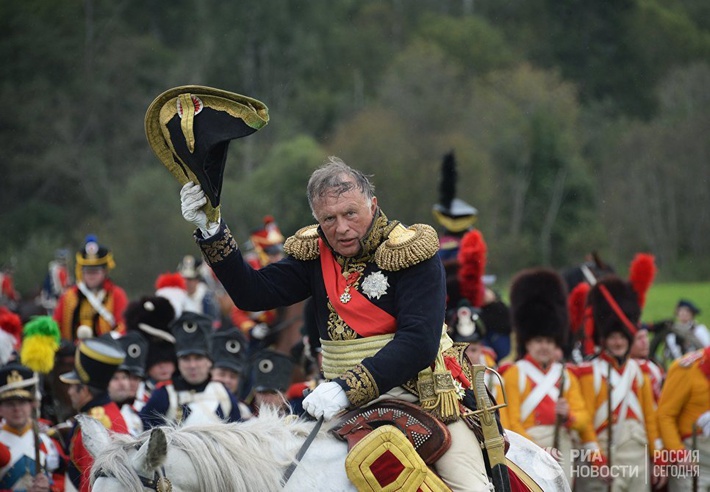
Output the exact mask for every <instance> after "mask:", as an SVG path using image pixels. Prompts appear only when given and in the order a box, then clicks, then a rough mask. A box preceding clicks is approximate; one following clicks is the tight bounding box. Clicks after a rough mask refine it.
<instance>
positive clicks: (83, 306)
mask: <svg viewBox="0 0 710 492" xmlns="http://www.w3.org/2000/svg"><path fill="white" fill-rule="evenodd" d="M115 266H116V265H115V262H114V260H113V254H112V253H111V251H110V250H109V249H108V248H107V247H105V246H102V245H100V244H99V243H98V241H97V239H96V236H93V235H90V236H87V237H86V241H85V243H84V246H83V247H82V248H81V250H80V251H79V252H77V254H76V273H75V275H76V281H77V284H76V285H75V286H73V287H71V288H70V289H68V290H67V291H66V292H65V293H64V294H63V295H62V296H61V297H60V298H59V302H58V303H57V309H56V310H55V311H54V315H53V316H54V319H55V321H56V322H57V323H59V328H60V330H61V334H62V338H64V339H66V340H71V341H73V342H75V343H76V342H77V338H78V337H77V330H78V329H79V327H80V326H86V327H88V330H89V332H90V333H91V335H92V336H94V337H98V336H101V335H103V334H105V333H108V332H110V331H117V332H119V333H120V332H122V331H123V311H124V310H125V309H126V306H127V305H128V297H127V296H126V292H125V291H124V290H123V289H122V288H121V287H119V286H118V285H116V284H114V283H113V281H112V280H111V279H110V278H109V272H110V271H111V270H113V268H114V267H115Z"/></svg>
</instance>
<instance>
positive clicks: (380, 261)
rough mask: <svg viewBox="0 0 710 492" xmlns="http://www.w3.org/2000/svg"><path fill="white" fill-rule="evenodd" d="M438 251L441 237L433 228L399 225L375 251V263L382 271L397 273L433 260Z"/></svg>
mask: <svg viewBox="0 0 710 492" xmlns="http://www.w3.org/2000/svg"><path fill="white" fill-rule="evenodd" d="M438 250H439V236H438V235H437V234H436V231H435V230H434V228H433V227H432V226H430V225H427V224H414V225H412V226H409V227H404V226H403V225H402V224H397V225H396V226H395V227H394V228H393V229H392V231H391V232H390V233H389V236H388V237H387V240H386V241H385V242H384V243H382V244H381V245H380V246H379V247H378V248H377V251H375V262H376V263H377V266H378V267H380V268H381V269H382V270H388V271H390V272H396V271H399V270H403V269H405V268H409V267H411V266H414V265H416V264H417V263H421V262H422V261H424V260H428V259H429V258H432V257H433V256H434V255H435V254H436V252H437V251H438Z"/></svg>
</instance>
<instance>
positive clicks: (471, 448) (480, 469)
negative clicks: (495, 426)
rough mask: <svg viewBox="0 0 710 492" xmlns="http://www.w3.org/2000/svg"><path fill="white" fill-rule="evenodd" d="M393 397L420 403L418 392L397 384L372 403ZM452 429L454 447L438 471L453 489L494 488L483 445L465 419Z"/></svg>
mask: <svg viewBox="0 0 710 492" xmlns="http://www.w3.org/2000/svg"><path fill="white" fill-rule="evenodd" d="M389 398H393V399H395V400H403V401H406V402H409V403H418V401H419V400H418V399H417V397H416V396H415V395H413V394H412V393H410V392H409V391H407V390H405V389H404V388H402V387H401V386H397V387H395V388H393V389H391V390H390V391H388V392H387V393H385V394H384V395H381V396H380V397H379V398H377V399H376V400H373V402H372V403H374V402H377V401H381V400H385V399H389ZM447 427H448V428H449V431H450V432H451V447H450V448H449V449H448V451H446V453H444V455H443V456H442V457H441V458H439V460H438V461H437V462H436V464H435V465H434V466H435V468H436V472H437V473H438V474H439V476H440V477H441V479H442V480H443V481H444V482H445V483H446V485H448V486H449V488H451V490H452V491H453V492H484V491H486V492H487V491H489V490H493V486H492V484H490V482H489V480H488V474H487V473H486V464H485V462H484V461H483V452H482V450H481V445H480V444H479V442H478V439H476V435H475V434H474V433H473V431H472V430H471V429H469V427H468V425H466V423H465V422H464V421H463V420H458V421H457V422H454V423H453V424H449V425H448V426H447Z"/></svg>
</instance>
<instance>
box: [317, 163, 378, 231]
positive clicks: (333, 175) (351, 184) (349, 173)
mask: <svg viewBox="0 0 710 492" xmlns="http://www.w3.org/2000/svg"><path fill="white" fill-rule="evenodd" d="M370 177H371V176H367V175H365V174H363V173H362V172H360V171H358V170H357V169H353V168H351V167H350V166H348V165H347V164H345V163H344V162H343V160H342V159H340V158H339V157H335V156H330V157H328V159H327V160H326V161H325V163H324V164H323V165H322V166H321V167H319V168H318V169H316V170H315V171H313V174H311V178H310V179H309V180H308V188H307V191H306V193H307V195H308V205H310V206H311V212H313V216H314V217H315V212H314V208H313V205H314V203H315V202H316V201H318V200H319V199H321V198H323V197H324V196H326V195H328V194H334V195H336V196H340V195H342V194H343V193H347V192H348V191H350V190H352V189H354V188H357V189H358V190H360V192H361V193H362V194H363V195H365V197H366V198H367V199H368V200H372V198H374V196H375V185H373V184H372V183H371V182H370V179H369V178H370ZM316 219H318V218H317V217H316Z"/></svg>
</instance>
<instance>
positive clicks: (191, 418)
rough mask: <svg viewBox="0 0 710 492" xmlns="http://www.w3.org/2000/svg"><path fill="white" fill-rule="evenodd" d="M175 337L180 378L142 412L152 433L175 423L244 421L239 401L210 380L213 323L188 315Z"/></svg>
mask: <svg viewBox="0 0 710 492" xmlns="http://www.w3.org/2000/svg"><path fill="white" fill-rule="evenodd" d="M171 330H172V334H173V336H174V337H175V351H176V355H177V359H178V374H177V375H176V376H175V377H173V379H172V381H170V382H167V383H165V384H163V385H159V386H158V387H157V388H156V389H155V391H153V394H152V395H151V397H150V400H148V403H146V404H145V406H144V407H143V408H142V409H141V411H140V417H141V420H143V426H144V427H145V428H146V429H148V428H150V427H154V426H156V425H161V424H162V423H163V422H164V421H165V420H166V419H167V420H168V421H171V422H196V421H197V422H205V421H212V422H214V421H217V420H222V419H225V420H227V421H230V422H234V421H238V420H241V414H240V413H239V402H238V401H237V398H236V397H235V396H234V395H233V394H231V393H230V392H229V391H227V389H226V388H225V386H224V384H222V383H220V382H216V381H212V380H211V379H210V370H211V369H212V360H211V359H210V355H211V352H210V343H211V338H210V335H211V333H212V320H211V319H209V318H208V317H207V316H204V315H202V314H197V313H191V312H187V311H186V312H184V313H182V316H180V317H179V318H178V319H176V320H175V321H174V322H173V323H172V325H171Z"/></svg>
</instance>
